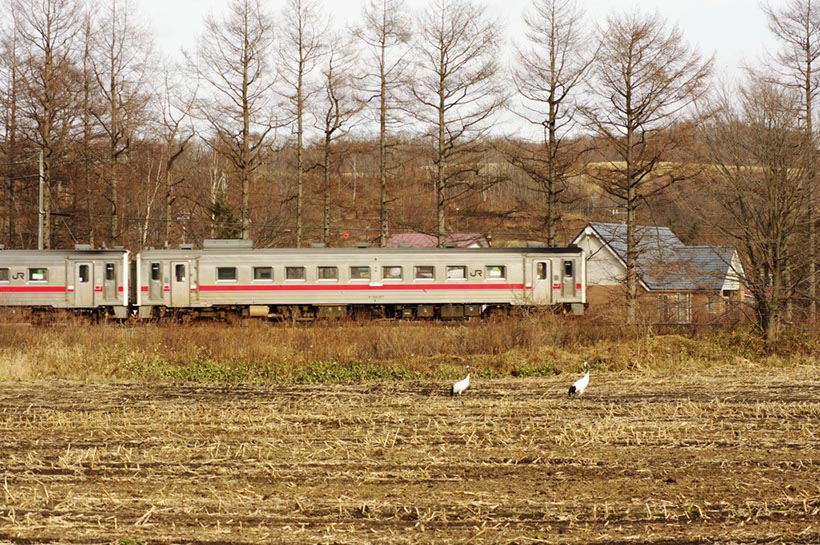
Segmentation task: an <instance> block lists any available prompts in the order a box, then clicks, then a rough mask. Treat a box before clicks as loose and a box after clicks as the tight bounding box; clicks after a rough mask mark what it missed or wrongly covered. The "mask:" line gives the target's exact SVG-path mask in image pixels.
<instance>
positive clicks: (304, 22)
mask: <svg viewBox="0 0 820 545" xmlns="http://www.w3.org/2000/svg"><path fill="white" fill-rule="evenodd" d="M322 11H323V10H322V6H321V4H320V3H319V0H288V1H287V5H286V7H285V9H284V12H283V22H282V23H281V25H280V26H281V34H282V40H281V44H280V71H281V73H282V75H283V78H284V80H285V82H286V85H287V92H286V95H287V98H288V102H289V103H290V110H291V116H292V119H293V120H294V123H295V129H294V132H295V133H296V247H297V248H300V247H301V246H302V239H303V237H304V233H303V230H304V217H303V216H304V210H303V209H304V191H305V188H304V174H305V161H304V138H305V131H304V128H305V127H304V123H305V114H306V113H307V106H308V104H309V102H310V99H311V97H312V95H314V94H316V93H317V92H319V87H317V86H310V85H308V82H307V81H306V79H307V78H308V77H309V76H310V74H311V73H312V71H313V70H314V68H315V67H316V65H317V63H318V62H319V59H320V58H321V57H322V55H323V54H324V52H325V47H326V46H325V41H324V36H325V35H326V34H327V30H328V28H329V26H330V25H329V21H328V19H327V18H325V17H324V16H323V15H322Z"/></svg>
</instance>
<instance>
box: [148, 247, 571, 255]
mask: <svg viewBox="0 0 820 545" xmlns="http://www.w3.org/2000/svg"><path fill="white" fill-rule="evenodd" d="M140 253H141V254H142V255H144V256H158V257H159V256H184V255H197V256H201V255H235V254H237V253H240V254H248V253H250V254H254V255H314V256H322V255H374V254H375V255H408V256H409V255H430V254H441V255H447V254H457V255H470V254H473V255H487V254H529V255H550V254H566V255H578V254H581V253H583V249H582V248H579V247H556V248H243V247H224V248H223V247H210V248H201V249H193V248H179V249H177V248H174V249H166V248H157V249H154V248H149V249H146V250H143V251H142V252H140Z"/></svg>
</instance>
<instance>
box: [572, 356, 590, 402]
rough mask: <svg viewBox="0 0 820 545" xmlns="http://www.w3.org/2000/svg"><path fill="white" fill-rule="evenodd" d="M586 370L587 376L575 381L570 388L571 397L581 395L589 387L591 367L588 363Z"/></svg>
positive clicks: (585, 364)
mask: <svg viewBox="0 0 820 545" xmlns="http://www.w3.org/2000/svg"><path fill="white" fill-rule="evenodd" d="M584 370H586V374H585V375H584V376H582V377H581V378H579V379H578V380H576V381H575V383H574V384H573V385H572V386H570V387H569V393H568V394H567V395H568V396H569V397H572V396H574V395H579V396H580V395H581V394H583V393H584V390H586V388H587V385H588V384H589V365H587V362H584Z"/></svg>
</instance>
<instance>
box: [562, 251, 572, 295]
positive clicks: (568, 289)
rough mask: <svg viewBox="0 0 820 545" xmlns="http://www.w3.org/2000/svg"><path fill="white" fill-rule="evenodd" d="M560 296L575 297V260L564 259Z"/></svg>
mask: <svg viewBox="0 0 820 545" xmlns="http://www.w3.org/2000/svg"><path fill="white" fill-rule="evenodd" d="M561 297H563V298H565V299H574V298H575V260H573V259H565V260H564V261H563V266H562V271H561Z"/></svg>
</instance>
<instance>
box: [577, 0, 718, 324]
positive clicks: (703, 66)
mask: <svg viewBox="0 0 820 545" xmlns="http://www.w3.org/2000/svg"><path fill="white" fill-rule="evenodd" d="M711 68H712V59H709V60H707V61H703V60H702V58H701V56H700V54H699V53H698V52H697V51H696V50H694V49H692V48H690V47H689V46H688V45H687V44H686V42H685V41H684V39H683V35H682V34H681V32H680V30H679V29H678V28H669V27H668V25H667V24H666V22H665V21H664V20H663V19H661V18H660V16H658V15H657V14H655V15H651V16H646V15H642V14H639V13H637V12H633V13H629V14H623V15H612V16H610V17H609V18H608V19H607V23H606V25H605V26H604V27H603V28H602V29H601V31H600V49H599V51H598V56H597V59H596V63H595V66H594V68H593V76H594V81H593V82H592V92H593V94H594V95H595V96H596V97H597V99H598V100H597V104H593V105H590V106H585V107H584V108H583V111H584V114H585V116H586V118H587V119H588V122H589V126H590V127H591V128H592V130H593V131H594V133H595V134H596V135H597V137H598V139H599V140H600V141H601V142H603V143H604V144H605V145H606V146H608V147H609V148H610V149H611V150H612V154H613V157H612V159H611V160H609V161H607V162H606V163H605V164H603V165H596V166H595V168H593V169H590V171H589V174H590V175H591V176H592V178H593V179H594V180H595V181H596V182H597V183H598V184H599V185H600V186H601V188H602V189H603V190H604V191H605V192H606V193H607V194H608V195H609V196H610V197H611V198H612V199H613V200H614V201H615V202H616V203H617V204H618V205H619V206H622V207H623V208H624V210H625V212H626V232H627V234H626V304H627V316H626V319H627V323H629V324H633V323H635V319H636V310H637V298H638V267H637V262H638V254H639V250H638V244H637V240H636V236H635V235H636V223H637V216H636V212H637V210H638V207H639V205H640V204H641V203H642V202H644V201H645V199H646V198H648V197H650V196H652V195H655V194H657V193H659V192H661V191H663V190H665V189H666V188H668V187H669V186H670V185H671V184H673V183H675V182H678V181H681V180H683V179H687V178H690V177H691V176H692V174H693V172H692V169H691V168H690V167H689V166H687V165H685V164H675V163H665V164H661V161H662V160H664V159H665V158H668V157H669V155H670V154H671V153H672V152H673V151H674V150H676V149H677V148H679V147H680V146H681V144H682V142H683V138H681V137H680V136H679V135H678V134H677V133H676V132H675V131H673V130H671V129H673V128H674V126H675V125H676V124H678V123H681V122H683V121H684V120H686V118H687V114H690V113H691V108H690V106H692V105H693V104H695V103H696V102H697V101H698V100H699V99H700V98H701V97H702V96H703V94H704V92H705V90H706V83H707V81H708V78H709V75H710V72H711Z"/></svg>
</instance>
